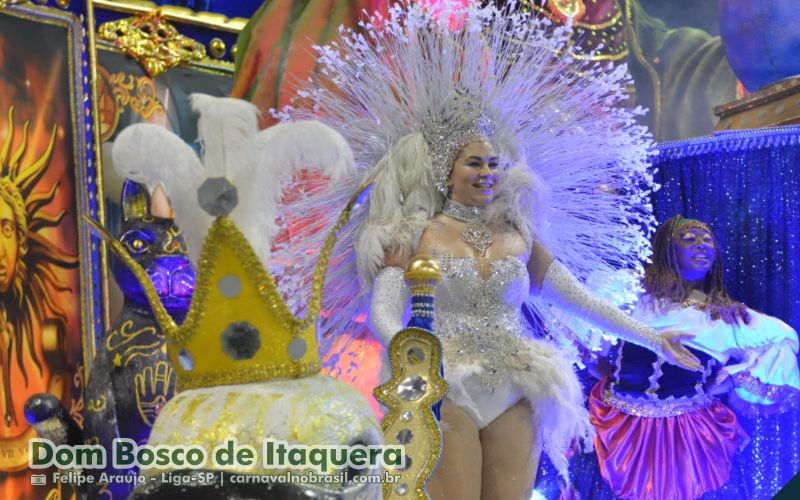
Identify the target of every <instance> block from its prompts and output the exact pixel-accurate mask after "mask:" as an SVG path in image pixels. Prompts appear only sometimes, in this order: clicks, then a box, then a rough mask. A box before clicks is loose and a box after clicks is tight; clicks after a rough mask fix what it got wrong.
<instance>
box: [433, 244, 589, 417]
mask: <svg viewBox="0 0 800 500" xmlns="http://www.w3.org/2000/svg"><path fill="white" fill-rule="evenodd" d="M437 258H438V259H439V261H440V263H441V265H442V274H443V278H442V282H441V283H440V284H439V285H438V287H437V289H436V320H435V323H434V330H435V331H436V334H437V335H438V336H439V338H440V339H441V341H442V346H443V349H444V374H445V379H446V380H447V382H448V383H449V384H450V392H448V398H449V399H451V400H452V401H453V402H454V403H456V404H457V405H459V406H460V407H461V408H463V409H464V410H465V411H467V412H468V413H469V414H470V415H471V416H472V417H473V420H474V421H475V423H476V425H478V427H479V428H483V427H485V426H486V425H488V424H489V423H490V422H491V421H492V420H494V419H495V418H497V417H498V416H499V415H500V414H502V413H503V412H504V411H505V410H506V409H508V408H509V407H510V406H512V405H513V404H514V403H516V402H517V401H519V400H520V398H522V397H524V396H527V397H528V399H531V402H532V404H534V406H536V404H537V403H538V401H534V399H537V398H547V397H549V396H548V395H552V394H553V392H554V391H555V392H558V391H559V390H560V389H559V388H554V387H553V385H554V384H555V385H558V384H562V381H563V380H564V379H565V377H566V378H568V379H569V378H570V377H572V378H573V379H574V377H575V375H574V373H573V372H572V370H571V368H570V367H569V365H568V363H566V364H565V363H563V362H562V359H561V358H560V356H558V355H557V354H556V353H555V352H554V350H553V349H552V348H551V347H549V346H548V345H546V344H544V343H543V342H539V341H536V340H534V339H533V338H531V336H530V335H529V332H528V330H527V329H526V327H525V326H524V323H523V319H522V316H521V308H522V304H523V303H524V302H525V299H526V298H527V296H528V293H529V290H530V278H529V275H528V270H527V267H526V265H525V261H526V259H525V257H524V256H517V257H507V258H505V259H499V260H493V261H491V262H490V263H489V264H490V266H491V270H490V273H489V274H488V276H487V277H486V278H485V279H484V278H483V277H481V276H480V274H479V273H478V262H477V261H476V260H475V259H470V258H460V257H453V256H451V255H449V254H444V255H439V256H437ZM574 384H577V380H572V379H570V380H569V381H568V383H563V385H569V386H570V388H573V387H574ZM567 392H569V391H567Z"/></svg>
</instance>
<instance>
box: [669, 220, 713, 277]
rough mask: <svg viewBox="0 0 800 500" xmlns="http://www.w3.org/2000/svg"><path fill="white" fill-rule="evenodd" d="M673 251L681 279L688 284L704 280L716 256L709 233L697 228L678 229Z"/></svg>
mask: <svg viewBox="0 0 800 500" xmlns="http://www.w3.org/2000/svg"><path fill="white" fill-rule="evenodd" d="M675 249H676V251H677V252H676V253H677V257H678V269H679V271H680V273H681V276H682V277H683V279H685V280H686V281H689V282H696V281H700V280H703V279H705V277H706V274H708V272H709V271H710V270H711V266H713V265H714V259H715V258H716V255H717V249H716V248H715V247H714V237H713V236H712V235H711V233H710V232H708V231H707V230H705V229H702V228H698V227H693V228H687V229H680V230H679V231H678V234H677V235H675Z"/></svg>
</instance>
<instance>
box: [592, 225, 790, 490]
mask: <svg viewBox="0 0 800 500" xmlns="http://www.w3.org/2000/svg"><path fill="white" fill-rule="evenodd" d="M643 284H644V288H645V291H646V294H645V295H644V296H643V297H642V299H641V300H640V303H639V305H638V307H637V309H636V311H635V313H634V317H636V318H637V319H639V320H640V321H642V322H643V323H645V324H647V325H650V326H651V327H653V328H655V329H657V330H659V331H663V330H684V331H691V332H694V333H696V334H697V335H696V336H695V337H694V338H692V339H691V340H689V341H687V342H685V344H686V345H687V346H688V347H689V349H690V350H691V351H692V352H693V354H694V355H695V356H696V357H697V358H699V359H700V361H701V362H702V364H703V368H704V370H703V371H702V372H693V371H688V370H685V369H683V368H680V367H678V366H673V365H667V364H664V363H663V361H662V360H660V359H659V358H657V357H656V356H655V355H653V353H651V352H649V351H647V350H645V349H642V348H641V347H639V346H636V345H632V344H630V343H627V342H623V343H622V344H621V345H620V346H617V347H616V349H615V351H612V357H613V358H614V362H613V364H614V371H613V375H612V376H611V377H609V378H607V379H605V380H602V381H601V382H599V383H598V384H597V385H596V386H595V388H594V389H593V390H592V393H591V395H590V399H589V405H590V413H591V416H592V423H593V424H594V425H595V428H596V430H597V435H596V437H595V448H596V450H597V456H598V458H599V461H600V469H601V472H602V474H603V477H604V478H605V480H606V481H607V482H608V484H609V485H610V486H611V488H612V489H613V491H614V493H615V494H616V495H618V496H620V497H622V498H630V499H659V498H675V499H692V498H699V497H701V496H702V495H704V494H705V493H707V492H709V491H713V490H716V489H718V488H720V487H721V486H722V485H723V484H725V483H726V482H727V481H728V478H729V474H730V464H731V459H732V458H733V455H734V454H735V453H736V450H737V449H738V448H739V447H742V446H744V445H746V444H747V441H748V437H747V435H746V434H745V433H744V431H743V430H742V428H741V427H740V425H739V423H738V422H737V419H736V415H735V414H734V413H733V412H732V411H731V410H730V409H729V408H728V407H727V406H725V405H724V404H723V403H721V402H720V401H719V400H718V399H716V398H715V397H714V396H715V395H718V394H722V393H726V392H728V391H731V392H730V394H729V396H728V401H729V402H730V403H731V404H732V406H734V407H735V408H737V409H741V410H743V411H756V410H758V409H766V410H768V411H779V410H782V409H785V408H786V407H789V406H796V405H797V404H798V403H799V402H800V392H798V389H799V388H800V372H798V368H797V358H796V355H797V350H798V342H797V334H796V333H795V331H794V330H792V328H791V327H789V326H788V325H787V324H785V323H783V322H782V321H780V320H778V319H776V318H773V317H770V316H767V315H765V314H762V313H759V312H757V311H753V310H752V309H748V308H747V307H746V306H745V305H744V304H741V303H739V302H736V301H734V300H733V299H731V297H730V296H729V295H728V292H727V291H726V290H725V283H724V279H723V265H722V258H721V254H720V247H719V243H718V242H717V239H716V237H715V236H714V234H713V232H712V231H711V229H710V228H709V227H708V226H707V225H706V224H704V223H703V222H700V221H697V220H694V219H686V218H683V217H680V216H675V217H673V218H672V219H670V220H668V221H667V222H665V223H664V224H663V225H662V226H661V227H660V228H659V229H658V231H657V232H656V235H655V238H654V240H653V264H652V265H650V266H649V267H648V268H647V270H646V271H645V276H644V283H643Z"/></svg>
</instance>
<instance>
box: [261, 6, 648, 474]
mask: <svg viewBox="0 0 800 500" xmlns="http://www.w3.org/2000/svg"><path fill="white" fill-rule="evenodd" d="M425 3H426V2H422V3H415V4H414V5H411V6H399V5H398V6H396V7H394V8H393V9H392V10H391V11H390V14H389V17H388V18H374V19H373V20H372V22H371V23H369V24H366V25H365V26H364V32H366V33H367V36H366V37H363V36H361V35H358V34H355V33H352V32H350V31H346V30H343V32H342V33H341V38H340V40H339V41H337V42H335V43H333V44H331V45H328V46H325V47H320V48H318V50H319V53H320V58H319V64H320V66H321V78H320V81H315V82H309V83H307V84H305V85H304V87H303V89H302V90H301V92H300V93H299V95H300V98H299V101H300V102H298V103H297V104H302V106H299V105H297V106H296V107H297V108H299V109H305V110H307V111H296V110H294V109H287V110H284V111H283V112H282V114H283V117H284V118H287V119H294V118H307V117H310V116H313V117H314V119H317V120H320V121H322V122H324V123H326V124H327V125H329V126H331V127H333V128H335V129H337V130H338V131H339V132H341V134H342V135H343V136H344V137H345V138H346V139H347V140H348V142H349V143H350V144H351V147H352V148H353V151H354V154H355V157H356V162H357V165H358V167H359V169H360V173H361V175H359V176H357V177H354V178H352V179H349V180H345V181H338V182H336V183H324V182H322V183H313V184H314V185H313V188H312V189H313V190H314V194H315V196H314V197H308V198H306V197H304V196H298V197H296V199H295V200H293V201H292V202H290V203H288V204H287V205H286V206H285V207H284V214H285V216H287V217H291V218H293V219H294V220H295V221H298V222H300V224H299V226H303V225H304V224H313V222H314V219H315V218H319V217H321V216H324V213H325V210H323V209H320V205H319V200H320V199H321V198H320V197H323V198H324V199H325V200H327V201H326V202H325V203H326V204H329V206H340V205H341V204H342V201H343V200H346V199H347V198H348V197H349V196H350V195H351V194H352V192H353V190H354V189H355V188H356V187H357V186H358V185H360V184H361V183H362V182H364V181H365V180H372V181H374V188H373V189H372V192H371V195H370V199H369V201H366V202H365V203H366V204H368V207H365V208H367V209H366V210H362V211H360V212H359V213H358V214H356V215H355V216H354V217H355V219H354V221H353V223H351V224H350V226H348V227H347V228H346V229H344V230H343V231H342V233H341V234H340V242H341V243H340V245H339V246H338V247H337V249H336V251H335V254H334V257H333V262H334V263H335V264H334V265H333V267H332V268H331V270H330V271H329V274H328V279H327V281H326V285H325V294H324V302H325V303H324V305H323V309H324V310H325V311H327V313H328V314H327V315H325V314H323V321H322V323H321V332H322V335H323V347H325V346H326V345H327V347H328V348H329V349H332V350H334V351H335V352H334V353H333V356H332V359H333V360H334V361H335V360H337V359H339V357H340V356H347V355H351V354H352V353H350V352H349V350H351V347H350V346H349V345H346V344H344V343H342V342H339V340H340V339H341V334H346V333H352V332H358V331H359V328H358V327H359V322H360V321H363V317H364V315H363V312H365V311H366V310H367V307H366V304H367V303H369V302H371V307H370V308H369V309H370V311H371V314H370V320H371V323H372V326H373V328H374V330H375V332H376V333H377V334H378V336H379V337H380V338H381V339H382V340H383V341H384V342H388V340H389V339H390V338H391V336H392V335H394V334H395V333H396V332H397V331H399V330H400V329H401V328H402V326H403V322H402V319H401V318H402V315H403V311H404V310H405V309H406V306H407V301H408V299H407V298H408V292H407V291H406V290H405V285H404V283H403V280H402V269H400V268H393V267H384V260H385V257H386V253H387V251H391V252H407V253H413V252H415V251H416V249H417V246H418V244H419V241H420V237H421V235H422V233H423V231H424V230H425V229H426V227H427V226H428V224H429V221H430V219H431V218H432V217H433V216H434V215H435V214H437V213H440V212H442V211H444V213H446V214H448V215H449V216H450V217H452V218H454V219H456V220H461V221H463V222H465V223H466V227H465V229H464V231H463V233H462V238H463V240H464V241H465V242H467V243H468V244H469V245H470V246H471V247H473V248H474V249H475V250H476V252H477V253H478V254H479V255H481V257H480V258H478V259H470V258H459V257H456V256H453V255H447V254H440V255H437V257H438V258H439V259H440V261H441V263H442V266H443V271H444V279H443V282H442V284H441V285H440V287H439V289H438V291H437V296H436V310H437V319H436V322H435V328H436V334H437V335H438V336H439V337H440V338H441V339H442V342H443V345H444V350H445V354H444V363H445V367H444V371H445V378H446V379H447V381H448V383H449V384H450V388H451V389H450V392H449V393H448V396H447V397H448V398H449V399H451V400H452V401H453V402H454V403H455V404H457V405H458V406H460V407H461V408H463V409H464V410H466V411H467V412H468V413H469V414H470V415H471V416H472V417H473V419H474V420H475V423H476V425H477V426H478V427H479V428H483V427H484V426H485V425H487V424H488V423H489V422H491V421H492V420H493V419H494V418H495V417H496V416H497V415H499V414H501V413H502V412H503V411H505V410H506V409H507V408H508V407H510V406H511V405H513V404H514V403H515V402H516V401H518V400H519V399H520V397H524V398H526V399H527V400H528V401H530V403H531V405H532V406H533V407H534V409H535V410H536V411H537V414H538V415H539V416H540V419H541V426H542V438H543V442H544V448H545V451H546V452H547V453H548V455H549V457H550V459H551V460H552V462H553V463H554V464H555V465H556V467H557V468H558V470H559V472H560V473H561V474H566V468H567V460H566V457H565V454H566V451H567V448H568V447H569V444H570V442H571V441H572V439H573V438H575V437H584V438H586V437H588V435H589V434H590V433H591V426H590V424H589V422H588V417H587V412H586V409H585V408H584V400H583V395H582V392H581V388H580V385H579V383H578V381H577V378H576V377H575V374H574V372H573V370H572V367H571V364H570V362H569V361H568V360H567V359H566V358H565V357H563V356H562V355H561V354H560V353H559V351H558V350H556V348H555V347H554V346H551V345H549V344H548V343H546V342H543V341H540V340H535V338H534V337H535V335H534V333H535V332H532V331H531V328H530V327H529V326H528V325H527V322H526V321H524V320H523V318H522V314H521V307H522V306H523V304H524V303H527V305H528V306H530V307H532V308H533V309H534V310H535V311H536V312H537V313H538V315H539V316H541V317H542V318H543V324H544V325H545V328H547V329H551V330H552V329H558V325H557V323H556V321H555V320H554V318H553V316H552V313H551V312H550V310H549V308H550V304H553V305H557V306H559V307H561V308H563V309H566V310H568V311H570V312H571V313H572V314H574V315H575V316H578V317H580V318H583V319H586V320H589V321H590V322H592V323H594V324H596V325H597V326H600V327H602V328H603V329H604V330H605V331H608V332H611V333H613V334H615V335H617V336H619V337H620V338H623V339H626V340H628V341H630V342H634V343H637V344H640V345H642V346H645V347H647V348H649V349H651V350H654V351H656V352H657V353H660V352H661V346H662V339H661V338H660V337H659V336H658V334H657V333H656V332H655V331H654V330H652V329H650V328H648V327H645V326H644V325H642V324H641V323H638V322H636V321H634V320H632V319H630V318H629V317H628V316H626V315H625V314H624V313H622V312H621V311H620V310H619V309H617V308H616V307H615V306H614V305H612V304H610V303H608V302H604V301H601V300H599V299H597V298H595V297H594V295H593V294H592V293H591V292H590V291H588V290H587V289H586V288H585V287H584V286H583V285H582V283H581V280H582V279H584V278H585V277H586V276H587V275H588V274H589V272H590V271H593V272H601V273H602V272H608V273H609V274H611V273H612V272H613V271H614V270H616V269H619V268H633V269H640V268H641V264H640V262H641V260H642V259H644V258H645V257H646V256H647V255H649V243H648V236H649V234H648V233H649V231H651V230H652V227H653V223H654V222H653V218H652V215H651V214H650V206H649V204H648V202H647V201H646V197H647V195H648V194H649V191H648V190H649V189H651V187H652V184H653V182H652V176H651V175H650V174H649V172H648V170H647V160H646V157H647V152H648V148H649V145H650V140H649V136H648V134H647V132H646V130H645V129H644V128H643V127H641V126H639V125H638V124H636V122H635V119H634V117H635V115H636V114H639V113H641V110H639V109H633V110H632V109H626V108H622V107H620V106H618V104H619V103H620V101H622V100H623V99H624V88H625V86H626V85H629V84H630V80H629V78H628V76H627V74H626V72H625V68H621V67H617V68H614V67H612V66H610V65H609V66H605V65H601V64H598V63H588V62H585V61H581V60H578V59H576V58H574V57H573V55H572V52H571V47H570V45H569V32H568V30H567V29H565V28H561V27H555V26H552V25H551V24H549V23H548V22H547V21H546V20H538V19H535V18H532V17H531V16H530V15H528V14H526V13H521V12H520V13H513V11H512V10H503V9H499V8H497V7H486V8H480V7H477V6H473V7H468V8H462V9H453V10H447V9H443V8H441V7H437V9H427V8H426V6H425V5H424V4H425ZM475 140H483V141H487V142H489V143H491V144H492V146H493V147H494V149H495V150H496V151H497V153H498V154H499V156H500V157H501V159H502V179H501V181H500V182H499V184H498V186H497V189H496V193H497V194H496V195H495V198H494V201H492V203H491V204H490V205H489V206H487V207H485V208H484V209H479V208H478V207H468V206H462V205H458V204H454V203H452V202H451V201H448V202H447V203H446V198H445V197H446V193H447V186H446V183H447V179H448V177H449V174H450V169H451V167H452V165H453V161H454V159H455V158H456V156H457V154H458V152H459V151H460V150H461V149H462V148H463V147H464V146H466V145H467V144H468V143H470V142H473V141H475ZM498 225H502V226H507V227H511V228H513V230H514V231H516V232H518V233H519V234H520V235H521V236H522V237H523V239H524V240H525V241H526V243H527V247H528V248H530V246H531V245H532V244H533V242H534V241H536V242H540V243H542V244H544V245H545V246H546V247H547V248H548V249H549V250H550V251H552V253H553V254H554V255H555V256H556V258H557V259H558V260H557V261H555V262H553V263H552V264H551V265H550V266H549V268H548V269H547V274H546V278H545V280H544V284H543V287H542V293H541V294H540V295H539V296H532V295H531V294H530V293H529V290H530V277H529V273H528V269H527V268H526V264H525V263H526V262H527V261H528V255H527V254H525V255H520V256H508V257H506V258H504V259H499V260H493V261H489V260H488V259H486V258H485V250H486V247H488V246H489V245H490V244H491V241H492V233H491V231H490V230H489V229H488V226H493V227H495V226H498ZM317 238H318V237H317ZM318 245H319V242H318V241H315V238H314V237H311V238H302V241H299V240H298V241H293V240H291V238H290V239H288V240H287V241H285V242H283V243H282V244H279V245H278V246H277V247H276V248H275V249H274V252H273V257H276V258H278V261H281V256H285V259H291V258H292V257H291V256H292V255H297V252H298V248H300V247H302V248H305V249H306V250H305V251H306V252H313V251H314V249H315V248H318ZM281 262H285V260H283V261H281ZM293 264H294V266H293V276H295V277H302V276H310V275H311V273H312V272H313V270H312V269H311V268H310V267H308V266H305V267H304V263H303V262H301V261H293ZM487 268H488V269H487ZM281 285H282V287H283V291H284V293H285V295H287V296H291V295H297V296H303V295H304V293H303V292H302V290H303V288H304V287H305V286H307V280H303V279H286V280H284V281H283V282H282V284H281ZM629 285H630V286H629V288H630V289H631V290H634V289H635V285H634V280H633V279H631V282H630V284H629ZM362 330H363V329H362ZM555 336H556V337H558V335H555ZM326 342H327V344H326Z"/></svg>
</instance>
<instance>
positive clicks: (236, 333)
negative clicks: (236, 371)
mask: <svg viewBox="0 0 800 500" xmlns="http://www.w3.org/2000/svg"><path fill="white" fill-rule="evenodd" d="M260 348H261V334H260V333H259V331H258V328H256V327H255V326H253V325H252V324H250V323H248V322H247V321H238V322H236V323H231V324H230V325H228V327H227V328H225V330H224V331H223V332H222V351H223V352H224V353H225V354H227V355H228V356H230V357H231V358H233V359H235V360H237V361H239V360H243V359H250V358H252V357H253V356H255V355H256V353H257V352H258V350H259V349H260Z"/></svg>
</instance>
